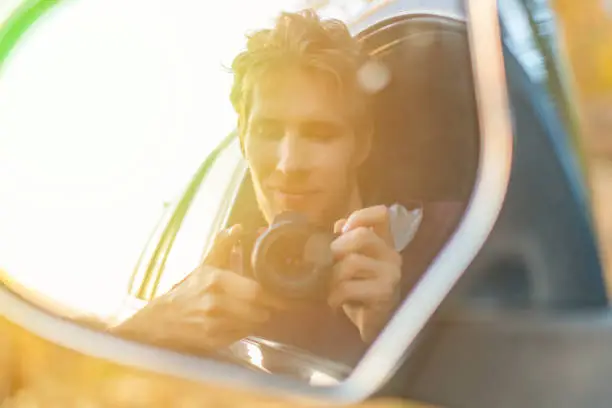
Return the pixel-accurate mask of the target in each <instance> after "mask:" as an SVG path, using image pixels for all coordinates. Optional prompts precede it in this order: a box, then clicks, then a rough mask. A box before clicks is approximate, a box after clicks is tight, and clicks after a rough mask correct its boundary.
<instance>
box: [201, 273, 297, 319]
mask: <svg viewBox="0 0 612 408" xmlns="http://www.w3.org/2000/svg"><path fill="white" fill-rule="evenodd" d="M207 278H208V279H207V282H206V283H205V284H204V285H203V287H202V288H201V294H202V295H204V294H205V293H208V292H209V291H212V292H222V293H226V294H228V295H230V296H231V297H234V298H236V299H240V300H243V301H250V302H254V303H257V304H260V305H262V306H264V307H270V308H273V309H286V308H287V305H286V303H285V302H284V301H283V300H282V299H280V298H278V297H276V296H273V295H272V294H269V293H267V292H265V291H264V290H263V288H262V287H261V285H260V284H259V283H258V282H257V281H255V280H253V279H251V278H248V277H246V276H242V275H239V274H237V273H235V272H232V271H228V270H225V269H212V268H211V270H210V271H209V274H208V277H207Z"/></svg>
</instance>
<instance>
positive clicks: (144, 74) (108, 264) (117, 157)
mask: <svg viewBox="0 0 612 408" xmlns="http://www.w3.org/2000/svg"><path fill="white" fill-rule="evenodd" d="M179 3H181V2H179ZM183 3H184V4H183ZM273 3H274V2H270V4H269V5H267V6H266V7H265V8H264V7H263V6H261V5H260V4H258V5H257V7H255V6H254V5H251V3H249V2H239V3H238V2H236V1H233V2H226V3H224V4H223V5H222V4H221V3H219V7H221V9H219V10H217V11H215V12H216V13H217V12H218V13H220V14H219V16H217V17H216V20H218V21H228V24H227V25H225V26H223V27H222V28H219V27H217V26H215V27H214V28H213V27H212V26H210V27H209V26H207V25H206V24H202V21H201V19H200V17H199V16H201V13H199V12H196V10H195V9H194V7H196V6H195V5H193V4H192V2H188V1H187V0H184V1H183V2H182V3H181V4H180V5H179V4H178V3H176V2H174V3H172V5H171V4H170V3H160V4H152V3H150V2H147V3H146V7H144V6H143V5H144V3H143V2H139V1H135V2H129V3H128V4H126V3H125V2H121V3H120V2H119V1H118V0H112V1H109V0H105V1H104V2H102V1H93V0H90V1H84V0H83V1H77V2H70V3H59V4H58V5H57V6H55V7H54V8H53V9H51V10H50V11H48V12H47V13H46V14H44V15H43V16H42V17H41V18H39V19H38V21H37V22H36V24H34V25H33V26H32V27H30V29H29V30H28V35H27V36H26V37H24V38H22V39H21V41H20V42H19V43H18V46H17V47H16V48H14V49H13V50H12V52H11V54H10V58H6V60H5V61H4V65H3V71H2V76H1V77H0V108H1V109H0V111H1V112H2V113H1V114H0V115H2V120H0V135H1V136H0V137H1V139H0V140H1V141H2V149H0V155H2V158H1V161H0V163H2V164H1V166H2V168H1V169H0V174H12V176H11V178H10V179H8V178H6V177H4V178H2V184H1V185H0V189H1V194H2V197H7V198H8V199H6V200H5V199H3V203H2V204H1V205H2V207H1V213H0V221H1V224H0V225H2V230H3V234H2V237H0V240H1V241H0V245H1V246H0V254H2V256H1V257H0V263H1V264H0V266H2V267H3V268H4V269H5V270H6V272H7V273H6V274H5V275H4V276H3V278H2V279H3V280H4V281H5V283H7V284H8V285H9V286H10V287H11V288H13V289H14V290H15V291H19V292H20V293H29V294H30V295H29V296H30V298H32V299H33V300H34V301H38V302H39V303H40V302H42V301H41V299H46V300H45V301H44V303H43V306H44V307H47V308H49V309H51V310H52V311H54V312H56V313H61V314H62V315H64V316H67V317H69V318H71V319H78V320H80V321H83V322H89V323H92V322H96V324H97V326H96V327H99V328H101V329H102V330H107V331H109V332H111V333H113V334H115V335H118V336H123V337H126V338H129V339H132V340H136V341H140V342H146V343H151V344H154V345H156V346H160V347H165V348H170V349H173V350H176V351H179V352H182V353H193V354H196V355H199V356H206V357H212V358H217V359H221V360H223V361H230V362H233V363H236V364H240V365H242V366H245V367H248V368H250V369H253V370H256V371H260V372H266V373H271V374H279V375H287V376H291V377H294V378H298V379H301V380H304V381H308V382H309V383H310V384H313V385H328V384H336V383H338V382H339V381H342V380H343V379H345V378H346V377H347V376H348V375H350V373H351V370H352V368H353V367H354V366H355V365H356V364H357V363H358V362H359V360H360V358H361V356H362V355H363V354H364V352H365V351H366V350H367V349H368V347H369V346H370V344H372V342H373V341H374V340H375V339H376V337H377V336H378V334H379V333H380V331H381V330H382V329H383V328H384V327H385V325H386V323H387V322H388V320H389V319H390V318H391V317H392V315H393V313H394V310H395V309H396V308H397V307H398V306H399V304H400V303H401V301H402V300H403V299H405V297H406V296H408V295H409V294H410V292H411V290H412V288H413V287H414V285H415V284H416V282H418V280H419V278H420V277H421V276H422V275H423V274H424V273H425V272H426V270H427V268H428V266H429V265H430V264H431V262H432V261H433V260H434V258H435V257H436V256H437V255H438V253H439V252H440V251H441V250H442V249H443V247H444V245H445V243H446V242H447V240H448V239H449V238H450V236H451V235H452V234H453V232H454V230H455V228H456V227H457V225H458V223H459V221H460V220H461V218H462V216H463V213H464V211H465V209H466V207H467V204H468V200H469V198H470V195H471V192H472V188H473V186H474V183H475V178H476V172H477V163H478V150H479V134H478V128H477V118H476V105H475V98H474V90H473V86H472V79H471V64H470V57H469V51H468V42H467V33H466V28H465V23H464V22H463V21H460V20H458V19H456V18H451V17H447V16H443V15H431V14H430V15H427V14H422V13H416V11H415V13H414V14H411V13H406V14H402V15H396V14H394V12H393V10H394V9H393V8H392V7H386V8H385V7H382V8H381V9H380V10H378V12H377V13H375V14H371V13H370V14H368V13H366V14H364V16H365V17H358V16H357V15H355V16H349V17H348V18H347V25H345V24H344V23H340V22H339V21H332V20H328V19H327V17H326V18H320V17H318V16H317V14H315V13H314V12H301V13H289V14H283V15H282V16H281V17H279V18H278V19H275V20H272V19H271V18H272V17H273V16H277V15H278V13H279V10H280V2H276V3H277V4H274V5H273ZM297 3H298V2H296V4H297ZM329 3H333V2H329ZM365 3H367V2H364V7H365V8H367V6H366V5H365ZM102 5H104V6H102ZM236 7H240V8H241V9H243V11H245V12H242V13H240V14H241V15H244V16H249V17H248V18H246V17H244V18H243V17H238V16H237V15H236V13H235V12H234V10H235V9H236ZM330 10H331V9H330ZM330 10H321V11H320V14H321V15H325V16H329V15H330V14H331V15H333V13H331V12H330ZM385 10H387V11H385ZM345 11H346V10H345ZM366 11H367V10H366ZM385 13H386V14H385ZM381 16H382V17H381ZM345 17H346V16H345ZM370 20H371V21H370ZM230 21H231V22H232V23H231V24H230V23H229V22H230ZM136 22H137V23H136ZM357 26H359V27H365V29H363V30H362V29H359V32H357V31H358V30H356V29H354V28H350V29H349V28H348V27H357ZM109 27H110V29H109ZM262 27H264V28H265V29H262V30H260V31H258V28H262ZM247 28H248V29H250V30H251V34H250V37H249V39H248V43H246V40H245V38H244V37H243V33H244V32H245V31H246V29H247ZM253 29H255V30H254V31H253ZM245 45H246V47H245ZM223 64H225V65H228V66H231V68H232V72H231V73H227V72H226V71H224V69H223ZM40 66H44V67H45V69H44V70H40V69H39V67H40ZM236 124H237V125H236ZM185 183H186V184H185ZM185 185H186V187H185ZM181 188H183V190H180V189H181ZM91 316H93V317H91Z"/></svg>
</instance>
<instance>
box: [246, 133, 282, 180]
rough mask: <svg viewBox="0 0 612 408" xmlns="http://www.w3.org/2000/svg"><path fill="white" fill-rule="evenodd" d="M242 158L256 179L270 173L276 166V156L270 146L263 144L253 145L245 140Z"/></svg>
mask: <svg viewBox="0 0 612 408" xmlns="http://www.w3.org/2000/svg"><path fill="white" fill-rule="evenodd" d="M244 157H245V159H246V160H247V162H248V163H249V168H250V170H251V173H252V174H253V175H254V176H255V177H256V178H258V179H261V178H262V177H265V176H266V175H267V174H269V173H271V172H272V171H273V170H274V168H275V166H276V155H275V154H274V148H273V147H272V146H266V145H265V144H264V143H253V142H250V141H249V138H248V137H247V138H246V141H245V145H244Z"/></svg>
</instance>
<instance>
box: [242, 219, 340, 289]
mask: <svg viewBox="0 0 612 408" xmlns="http://www.w3.org/2000/svg"><path fill="white" fill-rule="evenodd" d="M328 236H329V234H324V233H321V232H318V231H316V230H314V229H313V228H312V227H310V226H308V224H300V223H286V224H281V225H277V226H275V228H271V229H270V230H268V232H267V233H266V234H264V235H262V236H261V237H260V239H259V240H258V243H257V244H256V248H255V250H254V251H253V266H254V267H253V272H254V274H255V276H256V278H257V279H258V280H259V281H260V283H262V285H264V286H265V287H266V288H267V289H269V290H272V291H274V292H276V293H278V294H280V295H282V296H285V297H291V298H301V299H305V298H317V297H322V296H323V295H324V294H325V289H326V287H325V286H326V283H327V280H328V278H329V273H330V272H329V267H330V266H331V261H332V256H331V250H330V244H331V239H329V238H328Z"/></svg>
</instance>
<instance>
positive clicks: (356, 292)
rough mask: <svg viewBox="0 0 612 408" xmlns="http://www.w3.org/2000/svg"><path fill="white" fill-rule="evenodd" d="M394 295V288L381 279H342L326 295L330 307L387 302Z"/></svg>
mask: <svg viewBox="0 0 612 408" xmlns="http://www.w3.org/2000/svg"><path fill="white" fill-rule="evenodd" d="M393 296H394V288H393V286H392V285H390V284H388V283H387V282H385V281H384V280H382V279H364V280H352V281H344V282H342V284H340V285H338V286H337V287H336V288H334V289H333V290H332V291H331V292H330V295H329V297H328V300H327V302H328V304H329V305H330V307H331V308H332V309H338V308H340V307H341V306H342V305H343V304H351V303H352V304H360V305H373V304H376V303H379V302H387V301H388V300H390V299H392V298H393Z"/></svg>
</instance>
